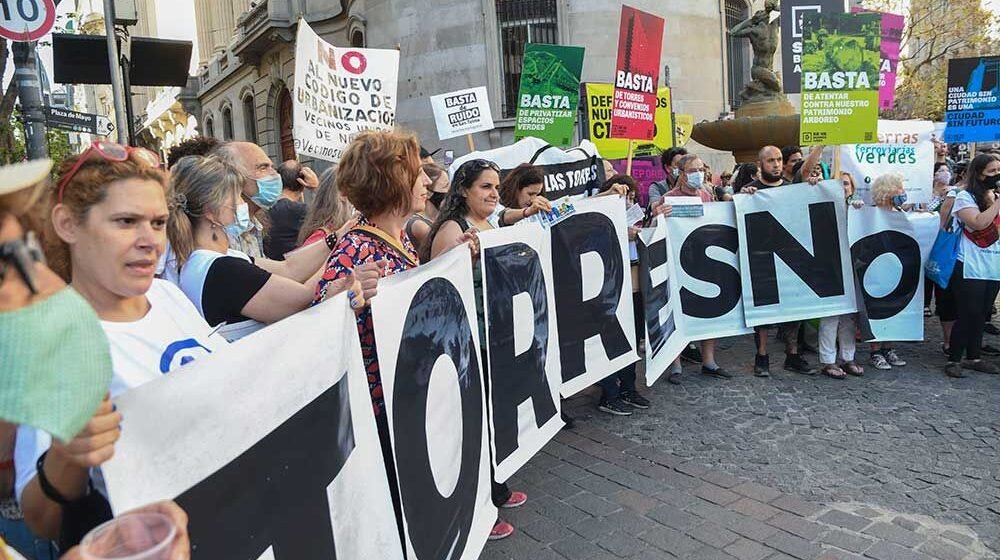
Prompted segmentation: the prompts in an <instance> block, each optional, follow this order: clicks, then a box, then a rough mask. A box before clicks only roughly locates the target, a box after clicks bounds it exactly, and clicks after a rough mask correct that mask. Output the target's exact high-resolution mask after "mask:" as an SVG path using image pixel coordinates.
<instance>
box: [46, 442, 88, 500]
mask: <svg viewBox="0 0 1000 560" xmlns="http://www.w3.org/2000/svg"><path fill="white" fill-rule="evenodd" d="M48 454H49V452H48V450H46V451H45V453H42V455H41V456H40V457H38V460H37V461H35V472H36V473H37V474H36V475H35V476H37V477H38V485H39V486H40V487H41V488H42V493H43V494H45V497H46V498H48V499H50V500H52V501H53V502H55V503H57V504H59V505H62V506H64V505H67V504H69V503H70V502H71V501H72V500H69V499H68V498H66V496H63V495H62V494H61V493H60V492H59V491H58V490H56V487H55V486H52V483H51V482H49V479H48V478H47V477H46V476H45V469H44V468H43V467H44V466H45V457H46V456H48ZM89 486H90V482H89V480H88V487H89ZM88 490H89V488H88Z"/></svg>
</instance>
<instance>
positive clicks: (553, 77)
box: [514, 43, 584, 147]
mask: <svg viewBox="0 0 1000 560" xmlns="http://www.w3.org/2000/svg"><path fill="white" fill-rule="evenodd" d="M583 52H584V49H583V47H567V46H560V45H543V44H537V43H529V44H528V45H527V46H526V47H525V49H524V62H523V64H522V66H521V87H520V91H519V92H518V96H517V122H516V124H515V126H514V139H515V140H520V139H521V138H525V137H527V136H534V137H535V138H541V139H542V140H545V141H546V142H548V143H549V144H552V145H553V146H560V147H564V146H569V145H571V144H572V143H573V125H574V123H575V120H576V109H577V107H578V106H579V104H580V73H581V72H583Z"/></svg>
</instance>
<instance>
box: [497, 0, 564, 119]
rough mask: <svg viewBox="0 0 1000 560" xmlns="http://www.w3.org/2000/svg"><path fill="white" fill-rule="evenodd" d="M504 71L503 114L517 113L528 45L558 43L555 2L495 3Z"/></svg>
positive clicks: (501, 0) (503, 0)
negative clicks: (523, 60)
mask: <svg viewBox="0 0 1000 560" xmlns="http://www.w3.org/2000/svg"><path fill="white" fill-rule="evenodd" d="M496 6H497V25H498V26H499V37H500V66H501V68H502V70H503V84H502V87H503V97H502V101H501V102H502V107H501V109H502V114H503V116H504V118H513V117H514V116H515V114H516V113H517V90H518V88H519V87H520V85H521V59H522V58H524V46H525V45H527V44H528V43H548V44H556V43H558V42H559V29H558V26H557V21H556V0H496Z"/></svg>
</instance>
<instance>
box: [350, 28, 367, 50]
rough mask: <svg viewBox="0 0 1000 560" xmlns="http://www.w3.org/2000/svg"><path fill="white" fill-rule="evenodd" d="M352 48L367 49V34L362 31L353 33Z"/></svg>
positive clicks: (357, 30) (358, 30) (356, 30)
mask: <svg viewBox="0 0 1000 560" xmlns="http://www.w3.org/2000/svg"><path fill="white" fill-rule="evenodd" d="M351 46H352V47H355V48H359V49H363V48H365V34H364V32H362V31H361V30H360V29H355V30H354V31H352V32H351Z"/></svg>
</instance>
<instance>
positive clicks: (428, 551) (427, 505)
mask: <svg viewBox="0 0 1000 560" xmlns="http://www.w3.org/2000/svg"><path fill="white" fill-rule="evenodd" d="M475 298H476V294H475V290H474V288H473V283H472V255H471V253H470V251H469V246H468V244H466V245H462V246H460V247H456V248H455V249H452V250H451V251H448V252H447V253H444V254H443V255H439V256H438V257H437V258H435V259H434V260H432V261H431V262H429V263H426V264H422V265H420V266H419V267H417V268H414V269H412V270H408V271H406V272H403V273H401V274H396V275H393V276H390V277H389V278H386V279H383V280H381V281H380V282H379V294H378V297H376V298H374V299H373V300H372V314H373V315H372V317H373V320H374V325H375V339H376V340H378V359H379V369H380V371H381V374H382V389H383V391H384V393H385V404H386V414H387V415H388V422H389V432H390V434H391V440H392V448H393V453H394V455H395V459H396V465H397V466H398V470H397V472H398V475H399V492H400V498H401V500H402V505H403V527H404V532H405V535H406V549H407V558H411V559H415V560H425V559H426V560H430V559H434V558H455V559H469V560H472V559H475V558H478V557H479V554H480V552H482V549H483V545H485V544H486V539H487V537H488V536H489V533H490V529H491V528H492V527H493V523H494V521H496V517H497V509H496V506H494V505H493V502H492V500H491V497H490V456H489V440H488V438H489V432H488V430H487V421H486V404H485V394H484V390H483V373H482V370H481V368H480V366H481V360H482V354H481V353H480V346H479V327H478V325H479V322H478V320H477V317H476V303H475ZM375 557H377V556H374V557H373V558H375Z"/></svg>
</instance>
